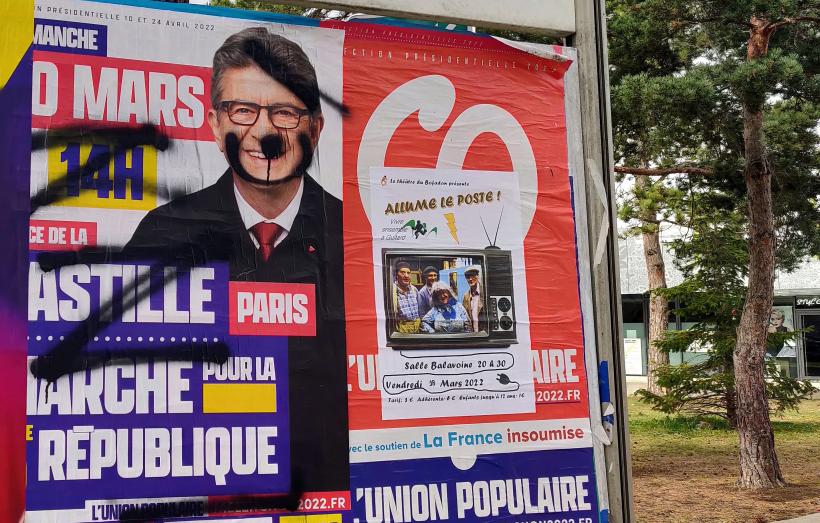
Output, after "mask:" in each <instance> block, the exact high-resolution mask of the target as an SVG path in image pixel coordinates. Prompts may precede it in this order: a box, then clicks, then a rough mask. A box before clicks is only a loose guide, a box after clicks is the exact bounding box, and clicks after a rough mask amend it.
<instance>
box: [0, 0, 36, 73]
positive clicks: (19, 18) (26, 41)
mask: <svg viewBox="0 0 820 523" xmlns="http://www.w3.org/2000/svg"><path fill="white" fill-rule="evenodd" d="M32 40H34V0H13V1H12V0H9V1H6V2H0V48H2V49H3V52H2V53H0V89H2V88H3V87H5V85H6V82H8V81H9V78H11V75H12V73H13V72H14V71H15V69H17V66H18V65H19V64H20V59H21V58H23V55H24V54H25V53H26V51H27V50H28V48H29V46H30V45H31V42H32Z"/></svg>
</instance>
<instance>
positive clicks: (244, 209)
mask: <svg viewBox="0 0 820 523" xmlns="http://www.w3.org/2000/svg"><path fill="white" fill-rule="evenodd" d="M304 189H305V180H304V179H300V180H299V189H298V190H297V191H296V194H295V195H294V196H293V199H292V200H291V201H290V203H289V204H288V206H287V207H285V210H284V211H282V212H281V213H279V216H277V217H275V218H265V217H264V216H262V215H261V214H259V213H258V212H256V209H254V208H253V207H251V204H249V203H248V202H247V201H245V198H243V197H242V194H240V193H239V189H237V188H236V184H234V186H233V194H234V196H236V205H237V206H238V207H239V215H240V216H242V223H243V224H245V229H247V231H248V234H249V235H250V237H251V241H252V242H253V245H254V246H255V247H256V248H257V249H258V248H259V242H258V241H256V236H254V235H253V233H252V232H251V230H250V229H251V227H253V226H254V225H256V224H257V223H262V222H265V223H275V224H276V225H278V226H279V227H281V228H282V232H281V233H279V237H278V238H276V242H274V244H273V246H274V247H276V246H277V245H279V244H280V243H282V241H283V240H284V239H285V238H287V236H288V233H290V229H291V228H292V227H293V221H294V220H296V215H297V214H298V213H299V206H300V205H301V203H302V193H303V192H304Z"/></svg>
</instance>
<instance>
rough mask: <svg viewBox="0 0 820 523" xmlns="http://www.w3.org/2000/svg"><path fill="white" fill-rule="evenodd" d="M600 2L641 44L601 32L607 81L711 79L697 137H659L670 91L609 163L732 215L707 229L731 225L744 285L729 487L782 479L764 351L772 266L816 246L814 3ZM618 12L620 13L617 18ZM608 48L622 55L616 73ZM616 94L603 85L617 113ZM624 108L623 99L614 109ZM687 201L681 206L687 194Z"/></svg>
mask: <svg viewBox="0 0 820 523" xmlns="http://www.w3.org/2000/svg"><path fill="white" fill-rule="evenodd" d="M611 4H612V5H611V8H612V9H611V10H610V13H612V17H613V20H612V21H613V22H615V23H611V24H610V28H611V30H613V31H618V30H619V29H622V28H624V27H625V28H637V29H639V30H641V31H642V32H640V31H639V32H638V38H637V40H638V42H646V43H647V44H648V45H647V49H636V50H635V52H633V53H631V54H630V53H629V52H624V50H627V51H629V50H630V48H632V47H634V46H630V45H625V44H623V42H624V41H626V40H628V39H629V37H630V35H629V33H627V32H624V33H622V34H620V36H618V35H615V37H614V38H613V37H612V36H611V37H610V39H611V41H613V42H614V43H615V44H616V48H615V49H614V53H613V55H612V56H613V58H614V60H613V62H614V63H615V65H616V70H615V74H613V78H614V79H615V82H616V85H619V86H624V89H627V87H626V86H628V83H629V82H630V81H633V82H635V83H636V84H637V85H640V86H641V87H642V88H643V86H644V85H649V84H652V83H662V82H663V81H665V80H667V79H668V81H669V82H673V83H674V82H683V80H684V79H686V78H691V79H692V82H693V84H690V85H695V84H697V85H701V86H704V87H709V86H711V88H710V89H709V91H710V93H711V95H710V96H708V97H704V99H703V100H702V102H701V103H700V104H698V112H697V113H696V114H693V115H692V119H691V121H690V122H689V123H690V124H691V127H690V129H692V130H693V131H695V132H696V135H693V136H692V137H690V139H688V140H685V141H682V142H679V141H677V139H673V140H671V141H668V142H665V141H664V138H663V137H664V136H665V135H666V134H667V131H668V130H669V129H667V128H666V121H667V120H668V117H667V116H666V114H667V112H671V113H672V114H677V113H679V112H680V108H679V107H678V106H677V105H676V104H677V102H676V99H674V98H670V100H669V103H667V104H666V105H665V106H664V104H663V103H661V104H660V105H655V104H651V108H650V110H654V111H655V113H656V115H657V121H658V125H657V131H658V132H657V133H656V134H657V135H659V136H660V137H661V138H659V142H658V143H660V144H661V146H660V147H659V148H657V149H652V152H653V153H654V154H653V155H650V157H648V158H644V159H643V161H641V159H637V161H636V158H635V157H629V156H628V155H623V156H621V166H620V168H619V169H618V170H619V171H620V172H621V173H631V174H632V175H636V176H639V177H651V178H652V179H653V180H658V179H659V178H666V179H667V181H669V180H677V181H679V180H681V179H685V180H686V181H685V182H682V183H684V184H688V190H689V191H693V192H692V193H691V194H700V193H708V192H710V191H715V192H716V194H718V195H720V196H721V197H722V198H724V199H726V201H725V202H724V204H725V205H726V206H727V208H726V209H724V214H723V215H722V216H723V221H722V222H721V223H723V224H727V223H734V222H735V221H736V220H737V218H738V217H739V218H741V221H740V223H739V224H736V225H735V226H736V227H738V228H737V230H724V231H722V232H720V231H718V232H719V233H720V234H723V235H724V236H723V237H724V238H725V239H726V241H730V238H729V235H731V234H739V236H738V237H741V238H743V240H744V243H745V252H746V256H747V258H746V261H745V265H744V267H743V269H744V270H743V271H742V272H741V275H742V276H743V277H745V279H743V280H742V281H743V286H742V288H743V290H744V292H743V293H742V299H739V300H738V307H736V308H735V310H736V321H737V328H736V333H737V334H736V341H735V343H734V347H733V348H732V364H731V369H732V372H733V376H734V378H733V387H734V397H733V401H734V404H733V406H732V407H733V408H734V409H735V410H736V419H737V429H738V434H739V442H740V445H739V454H740V455H739V458H740V480H739V484H740V485H741V486H743V487H746V488H767V487H773V486H780V485H783V484H784V480H783V476H782V473H781V471H780V466H779V464H778V460H777V455H776V452H775V447H774V434H773V431H772V426H771V421H770V418H769V404H768V401H767V391H766V382H765V379H764V369H765V360H764V355H765V351H766V341H767V324H768V317H769V314H770V312H771V309H772V301H773V295H774V271H775V267H776V264H777V265H780V266H781V267H783V268H785V269H789V268H792V267H794V266H795V265H796V264H797V263H799V261H800V260H801V259H802V258H803V257H804V256H805V255H806V254H807V253H810V252H815V253H816V252H817V248H816V246H817V245H818V228H817V225H816V224H817V223H818V217H819V216H818V208H817V207H818V206H817V196H818V193H819V192H820V191H818V168H819V167H820V162H818V157H817V145H818V138H817V133H816V132H815V130H814V128H815V127H816V125H817V119H818V107H817V102H818V100H820V97H819V96H818V95H820V80H818V77H817V70H818V65H819V64H820V55H819V54H818V44H820V31H818V27H820V0H753V1H745V0H721V1H717V0H644V1H637V0H616V1H612V2H611ZM623 13H626V14H623ZM619 16H621V18H622V19H623V20H625V21H623V20H620V21H616V19H618V18H619ZM647 35H652V36H655V37H657V39H654V40H652V39H651V38H649V37H647ZM619 42H620V43H621V47H620V48H619V47H617V44H618V43H619ZM638 45H640V44H638ZM655 56H656V57H657V59H653V57H655ZM619 57H620V60H621V61H620V63H622V64H626V65H625V67H624V71H623V73H622V77H619V74H620V73H621V71H618V64H619V61H618V59H619ZM642 67H643V69H642ZM670 70H672V71H671V73H670V72H669V71H670ZM636 73H644V78H641V77H640V74H636ZM653 75H654V76H653ZM684 91H685V89H684ZM617 94H618V93H617V91H616V89H615V88H613V115H614V116H615V117H616V118H617V115H618V114H619V112H618V111H617V110H616V109H615V107H616V105H617V103H618V102H617V99H616V98H615V95H617ZM627 110H628V108H627V107H623V108H622V109H621V113H623V112H625V111H627ZM670 121H673V122H674V121H676V119H675V118H672V119H671V120H670ZM671 130H672V131H676V129H675V128H674V127H672V128H671ZM617 132H618V130H617V128H616V133H617ZM617 140H618V138H617V135H616V142H617ZM626 143H627V144H629V140H628V139H627V140H626ZM624 150H627V149H624ZM684 177H685V178H684ZM772 180H774V190H773V185H772ZM652 183H657V182H652ZM643 185H646V184H645V183H644V184H643ZM689 200H690V205H691V201H692V200H693V198H689ZM673 203H674V202H673ZM690 214H691V213H690ZM690 218H691V219H698V218H697V216H695V215H691V216H690ZM729 218H731V219H729ZM726 263H727V265H729V266H731V265H733V264H732V263H730V262H729V261H728V260H727V262H726ZM698 270H701V268H700V267H699V268H698ZM736 270H737V268H736ZM693 274H695V273H693ZM695 288H696V287H692V290H694V289H695ZM730 294H731V293H729V294H727V296H726V297H727V298H729V297H730ZM714 328H716V329H717V328H718V326H717V325H716V326H715V327H714ZM724 357H725V358H728V355H726V354H725V353H724ZM726 363H727V365H728V361H727V362H726ZM727 368H728V367H727Z"/></svg>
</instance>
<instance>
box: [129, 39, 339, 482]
mask: <svg viewBox="0 0 820 523" xmlns="http://www.w3.org/2000/svg"><path fill="white" fill-rule="evenodd" d="M319 100H320V92H319V87H318V83H317V80H316V72H315V70H314V68H313V66H312V65H311V63H310V62H309V61H308V58H307V56H306V55H305V53H304V51H302V49H301V48H300V47H299V46H298V45H297V44H295V43H294V42H291V41H290V40H287V39H285V38H283V37H281V36H277V35H273V34H271V33H269V32H268V31H267V30H266V29H264V28H261V27H257V28H251V29H245V30H243V31H241V32H239V33H237V34H234V35H232V36H231V37H229V38H228V39H227V40H226V41H225V42H224V43H223V44H222V46H221V47H220V48H219V49H218V50H217V52H216V54H215V55H214V61H213V71H212V81H211V102H212V108H211V109H210V110H209V112H208V122H209V124H210V126H211V129H212V131H213V134H214V139H215V140H216V143H217V145H218V146H219V149H220V150H221V151H222V152H223V154H224V155H225V158H226V159H227V160H228V164H229V165H230V168H229V169H228V170H227V171H226V172H225V173H224V174H223V175H222V177H220V178H219V180H218V181H217V182H216V183H215V184H213V185H211V186H210V187H206V188H204V189H202V190H200V191H197V192H195V193H192V194H189V195H187V196H184V197H181V198H177V199H175V200H173V201H171V202H169V203H167V204H165V205H163V206H161V207H159V208H157V209H154V210H153V211H151V212H149V213H148V214H147V215H146V216H145V218H144V219H143V220H142V222H141V223H140V225H139V226H138V228H137V230H136V232H135V233H134V235H133V237H132V238H131V240H130V241H129V242H128V244H127V245H126V247H125V249H124V250H125V252H126V253H127V255H128V256H129V257H133V258H140V257H144V258H146V259H150V258H152V257H153V258H156V256H157V255H159V256H161V258H162V259H163V260H170V261H176V262H179V263H182V264H194V265H199V264H205V263H208V262H214V261H227V262H228V264H229V266H230V278H231V280H235V281H236V280H239V281H260V282H287V283H309V284H313V285H314V286H315V291H316V329H317V331H316V336H315V337H290V338H288V372H289V374H288V379H289V391H288V398H289V407H290V433H291V442H290V448H291V482H292V485H293V486H294V488H295V489H298V490H302V491H337V490H347V489H348V488H349V472H348V432H347V378H346V362H345V331H344V298H343V291H344V279H343V258H342V241H343V239H342V204H341V202H340V201H339V200H338V199H337V198H334V197H333V196H331V195H330V194H328V193H327V192H325V191H324V190H323V189H322V187H321V186H320V185H319V184H318V183H316V182H315V181H314V180H313V179H312V178H311V177H310V176H308V175H307V172H306V171H307V168H308V166H309V165H310V163H311V160H312V158H313V153H314V150H315V148H316V145H317V143H318V141H319V135H320V133H321V131H322V126H323V123H324V120H323V117H322V111H321V106H320V102H319Z"/></svg>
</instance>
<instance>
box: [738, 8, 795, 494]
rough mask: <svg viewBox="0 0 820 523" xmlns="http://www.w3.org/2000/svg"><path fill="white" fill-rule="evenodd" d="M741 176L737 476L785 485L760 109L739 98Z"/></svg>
mask: <svg viewBox="0 0 820 523" xmlns="http://www.w3.org/2000/svg"><path fill="white" fill-rule="evenodd" d="M751 22H752V28H751V30H750V36H749V43H748V53H747V59H748V60H756V59H758V58H761V57H763V56H765V54H766V51H767V48H768V38H769V36H770V34H771V31H770V30H769V28H768V25H767V24H766V23H765V21H762V20H760V19H757V18H752V20H751ZM743 143H744V147H745V162H746V163H745V167H744V172H743V177H744V180H745V182H746V191H747V197H748V201H749V288H748V290H747V294H746V303H745V304H744V307H743V313H742V314H741V316H740V325H739V327H738V333H737V334H738V335H737V345H736V346H735V350H734V355H733V356H734V367H735V391H736V392H737V398H736V399H737V430H738V436H739V439H740V480H739V482H738V483H739V485H740V486H741V487H744V488H753V489H760V488H772V487H778V486H783V485H785V481H784V480H783V474H782V472H781V471H780V464H779V463H778V461H777V453H776V452H775V446H774V431H773V430H772V423H771V420H770V418H769V405H768V400H767V398H766V388H765V382H764V378H763V359H764V355H765V353H766V334H767V325H768V321H769V320H768V318H769V315H770V314H771V311H772V301H773V297H774V247H775V245H774V219H773V215H772V212H773V211H772V187H771V179H772V173H771V168H770V166H769V162H768V159H767V157H766V145H765V142H764V139H763V108H762V106H759V105H757V106H755V105H751V104H750V102H749V101H747V100H744V102H743Z"/></svg>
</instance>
